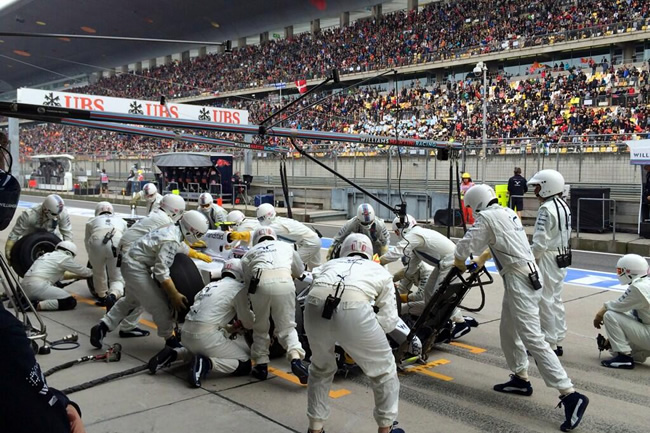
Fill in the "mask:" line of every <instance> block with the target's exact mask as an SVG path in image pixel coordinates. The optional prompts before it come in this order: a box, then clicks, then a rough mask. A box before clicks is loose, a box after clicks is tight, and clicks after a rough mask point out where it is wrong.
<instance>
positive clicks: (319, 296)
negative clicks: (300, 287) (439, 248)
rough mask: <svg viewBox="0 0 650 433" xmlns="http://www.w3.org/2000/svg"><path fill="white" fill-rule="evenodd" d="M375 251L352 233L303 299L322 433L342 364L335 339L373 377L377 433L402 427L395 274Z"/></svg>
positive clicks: (312, 394)
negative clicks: (394, 336)
mask: <svg viewBox="0 0 650 433" xmlns="http://www.w3.org/2000/svg"><path fill="white" fill-rule="evenodd" d="M372 256H373V250H372V243H371V241H370V239H369V238H368V237H367V236H365V235H362V234H359V233H353V234H351V235H349V236H348V237H346V238H345V240H344V241H343V244H342V245H341V252H340V257H339V258H338V259H334V260H330V261H328V262H327V263H325V264H324V265H322V266H320V267H318V268H316V269H315V270H314V273H313V284H312V288H311V290H310V291H309V294H308V295H307V299H306V301H305V331H306V333H307V338H308V339H309V346H310V348H311V351H312V355H311V365H310V366H309V386H308V388H307V395H308V400H307V417H308V418H309V432H310V433H317V432H322V431H323V425H324V423H325V421H327V419H328V418H329V415H330V409H329V399H330V398H329V391H330V388H331V386H332V380H333V379H334V374H335V373H336V370H337V368H338V367H337V364H336V358H335V357H334V346H335V345H336V344H338V345H339V346H341V347H342V348H343V349H344V350H345V352H346V353H347V354H349V355H350V356H351V357H352V359H354V361H355V362H356V363H357V365H359V367H360V368H361V369H362V370H363V372H364V373H365V375H366V376H368V377H369V378H370V382H371V386H372V389H373V393H374V396H375V410H374V416H375V421H377V425H378V426H379V429H378V431H379V433H388V432H390V431H392V432H394V433H398V432H402V433H403V432H404V430H402V429H400V428H393V424H394V423H395V420H396V419H397V409H398V401H399V380H398V379H397V367H396V366H395V358H394V356H393V352H392V350H391V347H390V345H389V343H388V340H387V338H386V334H387V333H389V332H391V331H393V330H394V329H395V326H396V325H397V322H398V320H399V317H398V315H397V305H396V303H395V292H394V287H393V277H392V275H391V274H390V273H389V272H388V271H387V270H386V269H385V268H383V267H382V266H381V265H379V264H377V263H375V262H373V261H372V260H371V259H372ZM371 302H374V307H375V308H376V309H377V313H375V310H373V306H372V304H371Z"/></svg>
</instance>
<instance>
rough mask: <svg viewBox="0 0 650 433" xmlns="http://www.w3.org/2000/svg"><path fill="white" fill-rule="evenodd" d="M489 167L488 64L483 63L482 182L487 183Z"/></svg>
mask: <svg viewBox="0 0 650 433" xmlns="http://www.w3.org/2000/svg"><path fill="white" fill-rule="evenodd" d="M486 168H487V66H485V65H483V173H481V182H483V183H485V177H486V176H485V172H486V171H485V170H486Z"/></svg>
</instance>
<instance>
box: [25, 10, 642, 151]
mask: <svg viewBox="0 0 650 433" xmlns="http://www.w3.org/2000/svg"><path fill="white" fill-rule="evenodd" d="M649 20H650V6H649V3H648V2H644V1H639V0H617V1H611V2H610V1H590V0H587V1H580V2H573V1H565V0H560V1H555V2H545V1H541V0H540V1H523V0H497V1H486V0H459V1H455V2H432V3H429V4H428V5H426V6H425V7H424V8H423V9H422V10H420V11H419V12H409V13H407V12H396V13H392V14H388V15H385V16H383V17H382V20H381V22H378V21H376V20H372V19H367V20H359V21H357V22H354V23H352V24H351V25H350V26H349V27H344V28H336V29H328V30H324V31H322V32H320V33H317V34H315V35H312V34H301V35H297V36H296V37H295V38H291V39H286V40H278V41H271V42H269V43H265V44H262V45H259V46H246V47H241V48H237V49H235V50H234V52H233V54H232V55H225V54H215V55H207V56H203V57H199V58H196V59H192V60H190V61H186V62H182V63H179V62H176V63H172V64H169V65H165V66H159V67H156V68H153V69H151V70H146V71H143V73H142V75H133V74H121V75H118V76H114V77H110V78H104V79H101V80H100V81H99V82H98V83H96V84H94V85H91V86H86V87H83V88H75V89H74V91H75V92H81V93H90V94H104V95H110V96H118V97H130V98H132V97H138V98H144V99H156V98H157V97H158V96H159V95H161V94H162V95H169V96H171V97H179V96H188V95H195V94H198V93H202V92H205V91H210V92H212V91H215V90H220V91H226V90H237V89H241V88H243V87H257V86H264V85H268V84H270V83H276V82H280V81H292V80H293V79H295V78H298V77H300V78H315V77H322V76H324V75H326V74H327V73H328V71H329V70H330V69H332V68H333V67H337V68H338V69H340V70H341V72H342V73H351V72H357V71H365V70H370V69H377V68H383V67H393V66H403V65H408V64H412V63H416V62H429V61H436V60H443V59H451V58H455V57H457V56H465V55H473V54H480V53H486V52H491V51H495V50H496V51H498V50H505V49H513V48H516V47H524V46H531V45H540V44H550V43H556V42H559V41H562V40H567V39H576V38H586V37H591V36H597V35H603V34H613V33H616V32H619V31H628V30H629V29H641V28H642V27H643V26H646V25H647V24H648V23H649ZM583 66H584V67H583V68H575V67H571V66H570V65H568V64H565V65H563V64H555V65H552V66H551V65H544V64H540V63H535V64H534V65H533V66H532V67H531V68H530V69H529V70H528V71H527V75H526V76H524V77H510V76H507V75H504V74H503V73H490V76H489V82H488V88H487V101H488V116H487V136H488V137H489V138H490V139H491V140H494V141H496V142H497V143H498V142H502V141H504V140H506V139H510V140H513V139H516V138H521V137H543V138H544V140H546V141H547V142H556V143H557V142H563V143H566V142H567V141H569V142H572V143H575V142H586V141H597V140H601V141H616V140H620V139H622V138H626V137H628V136H629V135H631V134H644V133H648V132H649V131H650V124H649V122H650V115H649V114H650V113H649V111H650V109H649V108H648V104H650V84H649V79H648V70H647V68H646V67H643V68H637V67H634V66H629V65H614V64H611V63H609V62H608V61H607V59H606V58H603V59H601V60H600V61H597V60H595V59H584V65H583ZM483 92H484V89H483V88H482V80H481V79H477V78H475V77H474V76H473V75H472V74H469V75H468V76H467V77H466V78H465V79H463V80H455V79H454V78H453V77H452V76H450V79H448V80H447V81H445V82H443V83H435V84H433V85H422V84H420V83H413V84H411V85H410V86H406V87H401V88H400V89H399V90H398V92H397V94H396V93H395V91H393V90H388V91H386V90H382V89H379V88H377V87H372V86H370V87H363V88H359V89H354V90H350V91H348V92H346V93H337V94H336V95H334V96H332V97H331V98H328V99H326V100H325V101H323V102H321V103H319V104H316V105H315V106H313V107H312V108H310V109H308V110H304V111H303V112H301V113H300V114H298V115H296V116H293V117H291V118H287V115H288V114H284V117H283V118H279V119H278V120H283V123H282V126H285V127H291V128H298V129H313V130H326V131H338V132H348V133H364V134H374V135H390V136H393V135H395V134H397V135H399V136H402V137H413V138H424V139H431V140H440V141H465V142H466V141H470V140H477V139H480V138H481V136H482V123H483V117H482V110H481V108H482V103H483V97H482V94H483ZM324 96H326V94H319V95H313V96H311V97H310V98H308V99H306V100H305V101H303V103H302V105H299V106H298V107H297V109H296V110H298V109H300V107H305V106H306V105H307V104H309V103H311V102H313V101H315V100H317V99H319V98H322V97H324ZM272 98H273V96H271V97H267V98H265V99H250V98H243V97H233V98H229V99H221V100H219V101H218V102H217V104H218V105H222V106H225V107H230V108H239V109H247V110H249V111H250V121H251V122H252V123H258V122H259V121H260V120H261V119H263V118H265V117H266V116H267V115H269V114H270V113H272V112H273V111H275V110H276V109H278V108H279V107H280V106H281V105H283V104H284V103H286V102H287V101H286V99H285V100H282V101H278V100H277V97H275V99H272ZM294 111H295V110H294ZM188 132H189V131H188ZM201 134H202V135H207V136H215V134H212V133H207V132H202V133H201ZM219 136H220V137H224V135H223V134H219ZM226 138H230V139H239V138H241V137H236V136H226ZM271 141H272V143H273V144H278V145H282V144H285V143H284V142H283V141H282V139H271ZM21 143H22V144H23V146H24V153H25V154H31V153H38V154H55V153H64V152H66V153H73V154H81V153H93V154H102V153H106V154H113V155H126V154H138V155H149V154H152V153H160V152H165V151H171V150H192V151H203V150H209V146H206V145H200V144H190V143H185V142H181V141H175V140H161V139H151V138H145V137H137V136H128V135H123V134H119V133H115V132H109V131H95V130H87V129H83V128H74V127H65V126H60V125H35V126H32V127H25V128H22V133H21ZM322 144H323V143H310V146H312V148H316V147H318V146H319V145H322ZM334 149H335V150H336V151H346V150H351V148H350V147H349V146H346V145H336V146H335V147H334ZM364 149H366V150H368V149H370V150H380V149H377V148H376V147H372V146H365V147H364Z"/></svg>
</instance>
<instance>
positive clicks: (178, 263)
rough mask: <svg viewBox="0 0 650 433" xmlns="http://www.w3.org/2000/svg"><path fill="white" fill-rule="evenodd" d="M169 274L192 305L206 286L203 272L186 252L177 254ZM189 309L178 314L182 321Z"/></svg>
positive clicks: (181, 321) (177, 288)
mask: <svg viewBox="0 0 650 433" xmlns="http://www.w3.org/2000/svg"><path fill="white" fill-rule="evenodd" d="M169 275H170V277H171V279H172V281H173V282H174V285H175V286H176V290H178V291H179V292H180V293H181V294H183V295H185V297H186V298H187V300H188V302H189V304H190V305H192V303H193V302H194V297H195V296H196V294H197V293H199V292H200V291H201V290H203V287H205V283H203V278H202V277H201V272H199V270H198V268H197V267H196V265H195V264H194V262H193V261H192V259H190V258H189V257H188V256H186V255H185V254H176V257H174V263H172V265H171V267H170V268H169ZM188 311H189V309H186V310H185V311H182V312H181V313H180V314H179V315H178V321H179V322H180V323H183V322H184V321H185V315H186V314H187V313H188Z"/></svg>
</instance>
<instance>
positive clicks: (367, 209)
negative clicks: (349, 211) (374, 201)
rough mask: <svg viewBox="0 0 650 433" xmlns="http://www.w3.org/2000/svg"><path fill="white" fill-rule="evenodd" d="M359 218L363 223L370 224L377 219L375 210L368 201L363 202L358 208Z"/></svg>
mask: <svg viewBox="0 0 650 433" xmlns="http://www.w3.org/2000/svg"><path fill="white" fill-rule="evenodd" d="M357 219H358V220H359V221H360V222H361V224H363V225H366V226H367V225H370V224H372V223H373V222H374V221H375V210H374V209H373V208H372V206H370V205H369V204H368V203H361V204H360V205H359V207H358V208H357Z"/></svg>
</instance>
